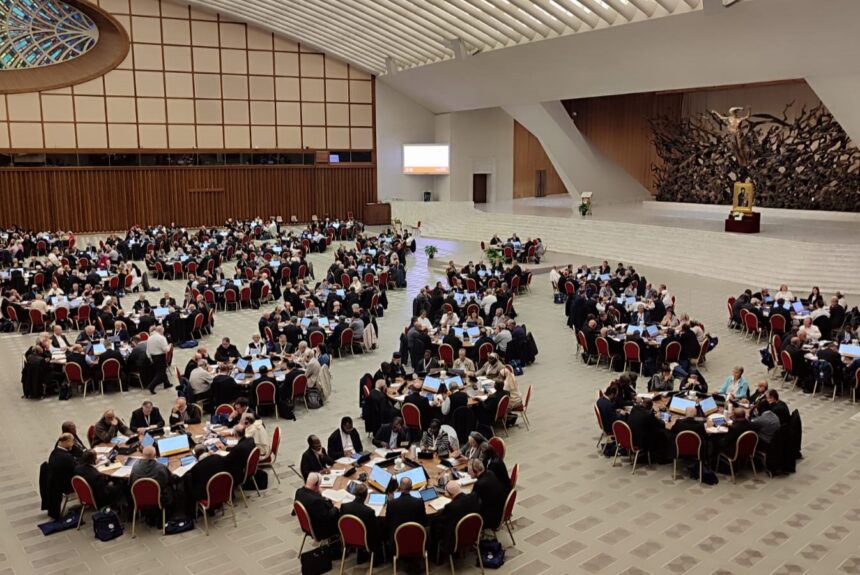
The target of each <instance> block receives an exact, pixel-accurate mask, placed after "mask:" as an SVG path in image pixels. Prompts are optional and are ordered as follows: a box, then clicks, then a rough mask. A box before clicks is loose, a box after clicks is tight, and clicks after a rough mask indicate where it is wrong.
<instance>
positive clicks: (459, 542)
mask: <svg viewBox="0 0 860 575" xmlns="http://www.w3.org/2000/svg"><path fill="white" fill-rule="evenodd" d="M483 528H484V520H483V519H481V516H480V515H478V514H477V513H469V514H468V515H466V516H465V517H463V518H462V519H460V521H458V522H457V527H456V529H455V530H454V549H453V551H454V552H455V553H459V552H460V551H464V550H466V549H470V548H472V547H474V546H475V545H477V544H478V540H479V539H480V538H481V531H482V530H483Z"/></svg>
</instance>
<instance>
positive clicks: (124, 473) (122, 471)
mask: <svg viewBox="0 0 860 575" xmlns="http://www.w3.org/2000/svg"><path fill="white" fill-rule="evenodd" d="M131 468H132V466H131V465H122V466H120V467H119V468H117V470H116V471H114V473H113V477H128V476H129V475H131ZM109 469H110V468H109V467H106V468H105V470H109Z"/></svg>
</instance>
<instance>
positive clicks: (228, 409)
mask: <svg viewBox="0 0 860 575" xmlns="http://www.w3.org/2000/svg"><path fill="white" fill-rule="evenodd" d="M260 385H262V384H260ZM231 413H233V406H232V405H230V404H229V403H222V404H221V405H219V406H218V407H216V408H215V415H222V414H223V415H230V414H231Z"/></svg>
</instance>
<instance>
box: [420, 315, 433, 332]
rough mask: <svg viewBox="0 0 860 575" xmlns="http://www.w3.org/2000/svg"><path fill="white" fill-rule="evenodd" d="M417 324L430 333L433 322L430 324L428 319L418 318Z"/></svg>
mask: <svg viewBox="0 0 860 575" xmlns="http://www.w3.org/2000/svg"><path fill="white" fill-rule="evenodd" d="M418 323H419V324H420V325H423V326H424V328H425V329H426V330H427V331H432V330H433V322H431V321H430V318H427V317H419V318H418Z"/></svg>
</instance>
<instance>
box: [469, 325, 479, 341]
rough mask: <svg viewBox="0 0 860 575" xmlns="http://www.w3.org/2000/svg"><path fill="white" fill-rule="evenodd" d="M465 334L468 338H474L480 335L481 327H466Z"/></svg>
mask: <svg viewBox="0 0 860 575" xmlns="http://www.w3.org/2000/svg"><path fill="white" fill-rule="evenodd" d="M466 335H468V336H469V338H470V339H476V338H478V337H479V336H480V335H481V328H479V327H470V328H467V329H466Z"/></svg>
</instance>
